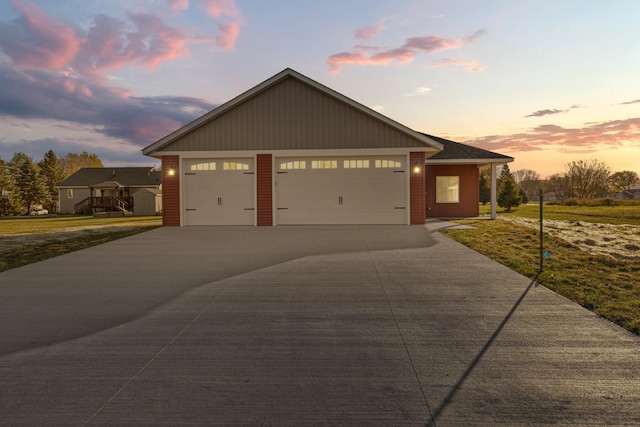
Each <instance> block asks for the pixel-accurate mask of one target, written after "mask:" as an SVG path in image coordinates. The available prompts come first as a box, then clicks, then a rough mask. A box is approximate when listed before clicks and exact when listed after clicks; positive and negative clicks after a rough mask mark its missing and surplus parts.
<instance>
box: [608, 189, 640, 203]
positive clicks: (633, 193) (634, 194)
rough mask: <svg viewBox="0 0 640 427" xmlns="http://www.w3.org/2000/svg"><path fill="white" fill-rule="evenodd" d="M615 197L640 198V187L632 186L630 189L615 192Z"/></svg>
mask: <svg viewBox="0 0 640 427" xmlns="http://www.w3.org/2000/svg"><path fill="white" fill-rule="evenodd" d="M614 197H615V198H616V199H627V200H640V188H632V189H629V190H624V191H620V192H618V193H615V195H614Z"/></svg>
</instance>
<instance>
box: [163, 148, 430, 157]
mask: <svg viewBox="0 0 640 427" xmlns="http://www.w3.org/2000/svg"><path fill="white" fill-rule="evenodd" d="M410 152H437V151H436V150H435V149H434V148H430V147H425V148H419V147H417V148H416V149H414V148H411V147H402V148H349V149H337V150H336V149H330V148H327V149H321V150H233V151H166V152H165V151H163V152H162V153H158V154H159V156H158V157H163V156H179V157H184V158H189V159H197V158H203V159H211V158H223V157H252V156H255V155H257V154H271V155H272V156H273V157H274V158H275V157H322V156H332V157H335V156H340V157H348V156H404V155H405V154H408V153H410ZM160 154H161V155H160Z"/></svg>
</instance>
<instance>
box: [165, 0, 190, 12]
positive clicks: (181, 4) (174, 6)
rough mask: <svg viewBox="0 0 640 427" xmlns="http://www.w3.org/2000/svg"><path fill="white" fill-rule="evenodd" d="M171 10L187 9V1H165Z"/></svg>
mask: <svg viewBox="0 0 640 427" xmlns="http://www.w3.org/2000/svg"><path fill="white" fill-rule="evenodd" d="M167 3H168V4H169V8H170V9H171V10H185V9H189V0H167Z"/></svg>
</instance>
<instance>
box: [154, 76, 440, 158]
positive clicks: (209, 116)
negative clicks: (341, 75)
mask: <svg viewBox="0 0 640 427" xmlns="http://www.w3.org/2000/svg"><path fill="white" fill-rule="evenodd" d="M288 77H293V78H295V79H297V80H300V81H302V82H303V83H306V84H308V85H309V86H312V87H314V88H315V89H317V90H319V91H321V92H323V93H324V94H326V95H328V96H331V97H333V98H335V99H337V100H338V101H340V102H342V103H344V104H347V105H349V106H350V107H352V108H354V109H356V110H358V111H360V112H361V113H363V114H365V115H367V116H369V117H371V118H372V119H375V120H378V121H380V122H382V123H384V124H386V125H387V126H390V127H392V128H394V129H396V130H397V131H399V132H402V133H404V134H405V135H407V136H409V137H410V138H412V139H415V140H416V141H418V142H420V143H422V144H424V145H425V148H434V149H435V150H437V151H442V150H443V145H442V144H440V143H439V142H437V141H435V140H433V139H431V138H429V137H428V136H426V135H423V134H421V133H418V132H416V131H414V130H412V129H409V128H408V127H406V126H404V125H402V124H400V123H398V122H396V121H395V120H392V119H390V118H389V117H387V116H384V115H382V114H380V113H378V112H377V111H374V110H372V109H371V108H368V107H366V106H364V105H362V104H360V103H358V102H356V101H354V100H352V99H351V98H348V97H346V96H344V95H342V94H341V93H339V92H336V91H334V90H333V89H330V88H328V87H327V86H324V85H322V84H320V83H318V82H316V81H315V80H312V79H310V78H308V77H306V76H303V75H302V74H300V73H298V72H297V71H294V70H292V69H290V68H286V69H284V70H282V71H281V72H279V73H278V74H276V75H275V76H273V77H271V78H269V79H267V80H265V81H263V82H262V83H260V84H258V85H257V86H254V87H253V88H251V89H249V90H247V91H246V92H244V93H242V94H240V95H238V96H236V97H235V98H233V99H231V100H230V101H227V102H226V103H224V104H222V105H220V106H218V107H217V108H215V109H213V110H211V111H209V112H208V113H206V114H205V115H203V116H201V117H199V118H197V119H195V120H193V121H192V122H190V123H188V124H186V125H185V126H183V127H181V128H180V129H178V130H176V131H174V132H172V133H170V134H169V135H167V136H165V137H164V138H161V139H159V140H158V141H156V142H154V143H153V144H151V145H149V146H147V147H145V148H143V149H142V154H144V155H147V156H150V155H153V154H154V153H155V152H157V151H158V150H161V149H162V148H164V147H166V146H167V145H169V144H171V143H172V142H174V141H176V140H177V139H178V138H180V137H182V136H184V135H186V134H188V133H189V132H191V131H193V130H195V129H196V128H198V127H200V126H203V125H205V124H206V123H208V122H210V121H212V120H214V119H215V118H216V117H219V116H221V115H222V114H224V113H226V112H227V111H229V110H230V109H232V108H234V107H235V106H237V105H239V104H241V103H243V102H245V101H246V100H248V99H250V98H252V97H254V96H256V95H258V94H259V93H260V92H263V91H264V90H266V89H268V88H270V87H271V86H273V85H275V84H277V83H279V82H280V81H282V80H284V79H285V78H288ZM407 148H408V147H407ZM413 148H414V147H412V150H413V151H419V149H420V148H421V147H415V150H414V149H413ZM162 154H163V155H168V154H167V153H165V152H163V153H162Z"/></svg>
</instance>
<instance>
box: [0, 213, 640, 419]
mask: <svg viewBox="0 0 640 427" xmlns="http://www.w3.org/2000/svg"><path fill="white" fill-rule="evenodd" d="M95 260H100V261H101V262H100V263H97V262H96V261H95ZM79 277H80V278H81V280H79ZM89 279H91V280H89ZM0 316H1V319H0V337H2V340H1V342H0V350H2V353H3V356H1V357H0V382H1V383H2V390H3V392H2V393H0V424H20V423H24V424H48V425H55V424H64V425H68V424H80V425H115V424H117V425H140V424H147V425H152V424H153V425H155V424H193V425H212V424H217V425H224V424H228V425H239V424H240V425H243V424H244V425H246V424H250V425H253V424H261V425H276V424H277V425H353V424H366V425H451V424H457V425H474V424H475V425H487V424H499V423H502V424H508V425H513V424H518V423H521V424H531V425H533V424H563V425H600V424H618V425H638V424H640V407H639V406H638V405H637V398H638V396H640V381H638V380H639V378H638V377H639V376H640V371H638V368H637V367H638V366H640V338H639V337H637V336H635V335H633V334H630V333H628V332H626V331H624V330H622V329H620V328H619V327H617V326H615V325H613V324H611V323H609V322H607V321H604V320H602V319H600V318H598V317H597V316H595V315H593V314H592V313H590V312H589V311H587V310H584V309H583V308H581V307H579V306H577V305H575V304H573V303H571V302H569V301H567V300H566V299H564V298H562V297H559V296H558V295H556V294H554V293H553V292H551V291H549V290H547V289H545V288H543V287H537V286H535V283H533V282H531V280H529V279H527V278H525V277H522V276H520V275H518V274H516V273H514V272H512V271H511V270H509V269H507V268H505V267H503V266H501V265H499V264H496V263H494V262H492V261H490V260H488V259H487V258H485V257H483V256H481V255H479V254H477V253H475V252H473V251H471V250H469V249H467V248H465V247H464V246H462V245H459V244H457V243H455V242H453V241H451V240H449V239H447V238H445V237H443V236H442V235H440V234H438V233H430V232H429V231H428V230H427V228H426V227H407V226H389V227H387V226H368V227H357V226H344V227H282V228H280V227H278V228H249V227H202V228H183V229H177V228H171V229H170V228H166V229H159V230H154V231H151V232H148V233H144V234H142V235H137V236H132V237H130V238H127V239H123V240H120V241H116V242H112V243H110V244H106V245H102V246H99V247H96V248H91V249H88V250H85V251H81V252H78V253H75V254H70V255H66V256H63V257H59V258H57V259H54V260H49V261H45V262H42V263H38V264H33V265H31V266H26V267H23V268H21V269H17V270H12V271H9V272H6V273H2V274H0Z"/></svg>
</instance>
